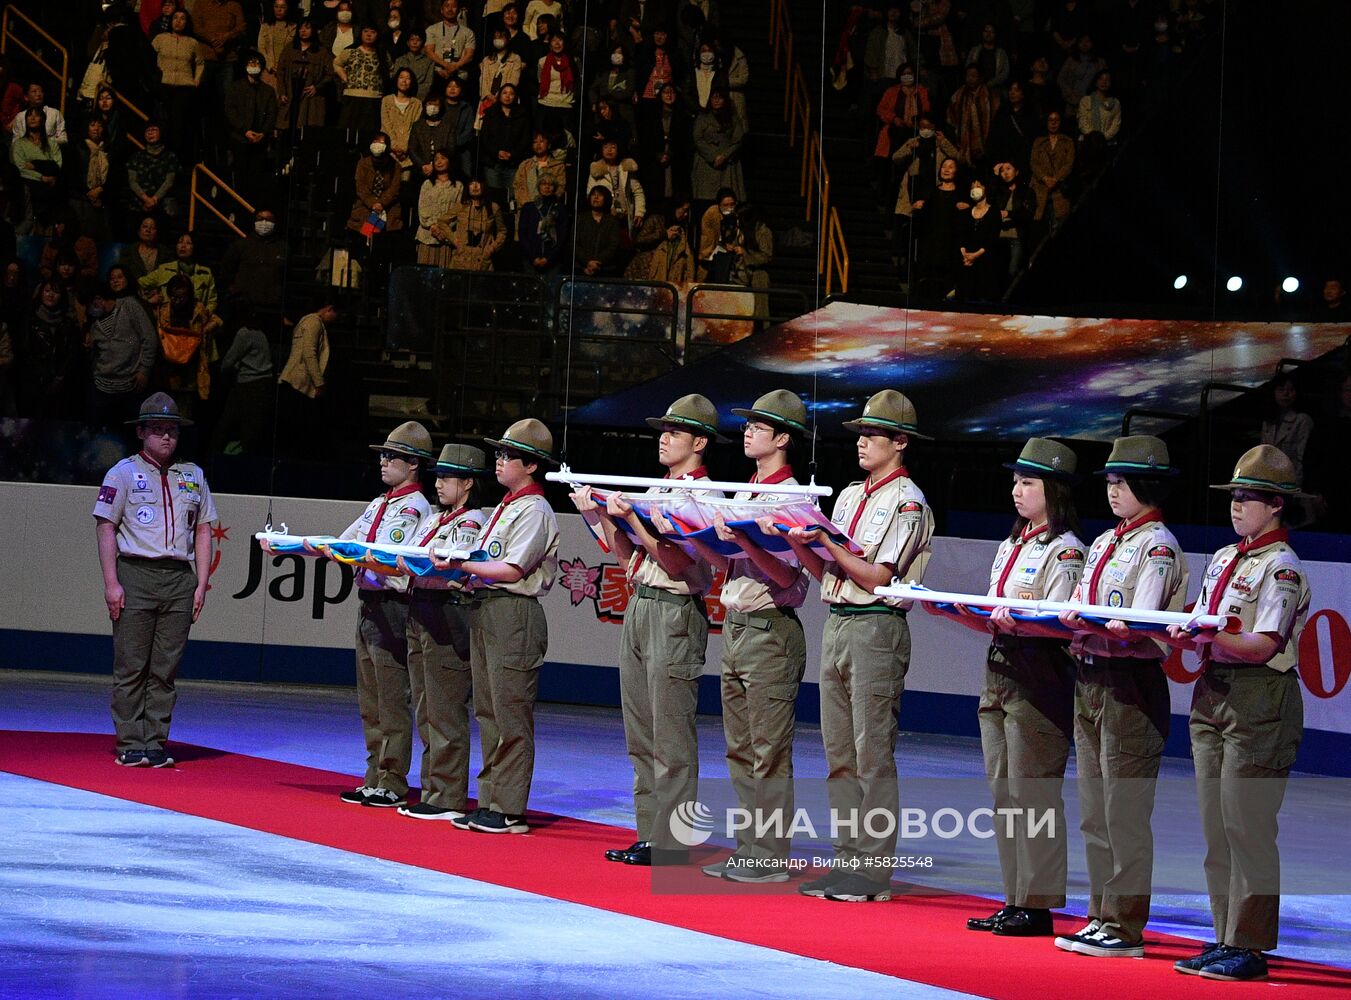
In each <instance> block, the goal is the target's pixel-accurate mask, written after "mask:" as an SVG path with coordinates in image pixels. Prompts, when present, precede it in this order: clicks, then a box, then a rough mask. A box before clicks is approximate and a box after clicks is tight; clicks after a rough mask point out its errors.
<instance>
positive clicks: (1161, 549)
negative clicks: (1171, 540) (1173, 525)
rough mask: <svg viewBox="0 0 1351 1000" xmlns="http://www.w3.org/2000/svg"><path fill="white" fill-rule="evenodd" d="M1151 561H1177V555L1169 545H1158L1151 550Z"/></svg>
mask: <svg viewBox="0 0 1351 1000" xmlns="http://www.w3.org/2000/svg"><path fill="white" fill-rule="evenodd" d="M1149 558H1150V559H1176V558H1177V553H1176V552H1174V551H1173V550H1172V547H1171V546H1168V545H1156V546H1154V547H1153V548H1152V549H1150V550H1149Z"/></svg>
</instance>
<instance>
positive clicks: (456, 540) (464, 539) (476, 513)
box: [411, 507, 488, 590]
mask: <svg viewBox="0 0 1351 1000" xmlns="http://www.w3.org/2000/svg"><path fill="white" fill-rule="evenodd" d="M487 521H488V519H487V518H486V517H485V516H484V514H483V511H481V510H476V509H474V508H472V507H470V508H465V509H461V510H458V511H454V510H442V511H439V512H437V513H435V514H433V515H431V518H430V519H429V520H428V521H427V523H426V524H424V525H423V526H422V530H421V531H419V532H418V534H419V536H420V537H419V538H418V540H417V541H416V542H414V543H413V544H414V545H420V546H422V547H423V548H426V549H472V548H474V546H475V544H477V542H478V536H479V532H480V531H482V530H483V526H484V525H485V524H486V523H487ZM411 580H412V584H413V587H414V588H415V589H417V590H464V589H465V586H464V581H462V580H447V579H446V578H445V577H438V576H415V577H412V578H411Z"/></svg>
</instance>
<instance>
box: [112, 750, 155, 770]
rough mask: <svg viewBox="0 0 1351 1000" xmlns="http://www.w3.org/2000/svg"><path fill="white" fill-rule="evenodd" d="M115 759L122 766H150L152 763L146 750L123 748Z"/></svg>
mask: <svg viewBox="0 0 1351 1000" xmlns="http://www.w3.org/2000/svg"><path fill="white" fill-rule="evenodd" d="M113 759H114V760H115V761H117V763H118V764H120V765H121V766H122V767H148V766H149V765H150V761H149V760H148V759H147V758H146V755H145V751H144V750H123V751H122V752H121V753H119V754H118V755H117V756H116V757H114V758H113Z"/></svg>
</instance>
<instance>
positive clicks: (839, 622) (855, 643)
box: [804, 389, 934, 899]
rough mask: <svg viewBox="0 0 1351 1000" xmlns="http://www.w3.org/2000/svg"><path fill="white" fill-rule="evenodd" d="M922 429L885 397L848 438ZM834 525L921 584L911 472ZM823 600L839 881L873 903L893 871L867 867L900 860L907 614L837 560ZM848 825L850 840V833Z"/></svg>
mask: <svg viewBox="0 0 1351 1000" xmlns="http://www.w3.org/2000/svg"><path fill="white" fill-rule="evenodd" d="M917 420H918V418H917V417H916V414H915V407H914V404H912V403H911V402H910V400H909V399H907V398H906V397H905V396H903V395H902V394H901V393H899V392H896V391H895V390H893V389H884V390H883V391H882V392H879V393H877V394H876V395H874V396H873V397H872V398H871V399H869V400H868V402H867V405H866V406H864V408H863V415H862V416H861V417H860V418H859V419H858V420H851V421H847V422H846V423H845V424H844V429H845V430H846V431H849V432H851V433H862V431H863V430H864V429H865V428H875V429H879V430H883V431H888V432H890V433H893V434H895V433H904V434H906V435H908V436H909V437H911V438H924V439H927V437H928V436H927V435H925V434H921V433H920V432H919V430H918V427H917ZM831 521H832V523H833V524H834V525H835V528H836V529H837V530H839V531H842V532H844V533H845V534H847V535H848V536H849V537H850V538H851V539H853V540H854V542H855V543H856V544H857V545H859V546H860V547H861V548H862V549H863V557H864V558H865V559H867V560H868V562H871V563H887V564H890V565H894V566H895V567H896V576H897V577H898V578H900V579H902V580H905V581H906V582H911V581H919V580H922V579H923V578H924V570H925V567H926V566H928V563H929V556H930V555H931V549H930V547H929V541H930V539H931V538H932V537H933V530H934V519H933V512H932V511H931V510H930V509H929V505H928V502H927V501H926V500H925V499H924V494H923V493H922V492H921V491H920V489H919V487H918V486H916V485H915V484H914V483H913V482H912V481H911V480H910V478H909V473H908V472H907V471H906V470H905V468H904V466H902V467H901V468H900V469H897V470H896V471H895V472H892V473H890V474H889V475H887V476H885V477H883V478H882V479H880V480H878V481H877V482H873V481H872V479H871V477H869V479H868V480H866V481H864V482H857V483H850V484H849V485H848V486H846V487H845V488H844V490H843V491H842V492H841V493H840V498H839V500H838V501H837V502H836V504H835V510H834V513H833V514H832V515H831ZM821 599H822V600H823V601H825V602H826V604H827V605H828V606H829V610H830V616H829V618H828V619H827V621H826V628H825V633H824V635H823V637H822V640H821V681H820V686H821V738H822V740H823V741H824V743H825V749H826V767H827V769H828V771H829V773H830V774H831V775H833V776H834V777H833V778H832V780H830V781H829V782H827V791H828V793H829V798H830V807H831V811H832V814H833V815H835V816H838V817H840V818H841V829H840V832H839V835H838V836H837V837H836V838H835V856H836V859H837V862H838V863H839V867H837V868H836V869H832V873H844V874H854V875H860V876H862V877H864V878H866V879H868V880H869V881H872V882H874V883H876V884H877V885H878V886H879V892H878V893H877V894H876V898H878V899H885V898H889V891H888V890H887V889H886V887H887V886H888V885H889V884H890V882H891V869H890V868H887V867H878V868H864V867H861V865H863V864H865V863H866V860H867V859H868V858H876V859H879V860H881V859H885V858H889V857H891V856H892V855H894V854H895V853H896V836H897V830H896V824H897V823H899V821H900V820H899V817H900V795H899V790H898V788H897V785H896V736H897V727H898V722H899V719H900V713H901V700H900V699H901V694H902V693H903V692H904V691H905V675H906V672H907V671H908V670H909V669H910V625H909V623H908V622H907V621H906V614H907V611H908V609H907V608H903V607H900V606H898V605H897V604H896V603H895V602H887V601H882V600H879V599H878V598H877V597H875V596H874V595H873V594H871V593H869V592H868V591H866V590H864V589H863V588H861V587H859V586H858V585H857V584H856V583H854V582H853V580H851V579H850V578H849V576H848V575H847V574H846V573H845V572H844V571H843V570H842V569H841V568H840V566H839V564H838V563H836V562H834V561H828V562H827V563H826V565H825V570H824V573H823V576H822V579H821ZM876 810H880V812H878V813H877V815H884V816H888V817H895V818H896V821H895V823H893V824H891V827H892V828H891V832H890V833H889V834H887V835H884V836H874V835H872V834H871V833H869V832H868V829H867V826H866V825H865V823H864V817H866V816H868V815H869V814H870V813H873V812H874V811H876ZM850 820H852V821H853V823H854V827H855V828H854V829H853V830H852V831H851V830H850V829H849V827H848V826H846V825H844V824H845V823H847V822H849V821H850ZM874 824H875V821H874ZM855 866H859V867H855ZM804 889H805V887H804ZM825 894H826V895H829V894H830V893H829V891H827V892H826V893H825Z"/></svg>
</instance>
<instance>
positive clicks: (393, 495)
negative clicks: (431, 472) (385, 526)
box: [366, 483, 420, 542]
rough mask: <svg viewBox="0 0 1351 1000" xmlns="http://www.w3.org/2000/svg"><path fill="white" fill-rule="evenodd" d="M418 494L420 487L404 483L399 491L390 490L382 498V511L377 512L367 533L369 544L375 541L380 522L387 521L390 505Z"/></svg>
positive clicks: (415, 484)
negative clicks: (387, 511) (386, 515)
mask: <svg viewBox="0 0 1351 1000" xmlns="http://www.w3.org/2000/svg"><path fill="white" fill-rule="evenodd" d="M418 492H420V488H419V487H418V484H417V483H404V484H403V485H402V486H400V487H399V488H398V489H397V490H390V491H389V492H388V493H386V494H385V495H384V496H383V497H381V498H380V509H379V510H377V511H376V512H375V519H374V520H373V521H371V527H370V530H369V531H367V532H366V541H368V542H373V541H375V535H376V533H377V532H378V531H379V530H380V522H381V521H383V520H384V519H385V511H386V510H388V509H389V505H390V504H391V503H393V502H394V501H395V500H398V499H400V498H401V497H406V496H409V495H410V494H413V493H418Z"/></svg>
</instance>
